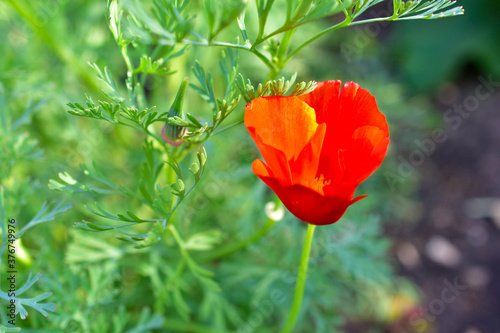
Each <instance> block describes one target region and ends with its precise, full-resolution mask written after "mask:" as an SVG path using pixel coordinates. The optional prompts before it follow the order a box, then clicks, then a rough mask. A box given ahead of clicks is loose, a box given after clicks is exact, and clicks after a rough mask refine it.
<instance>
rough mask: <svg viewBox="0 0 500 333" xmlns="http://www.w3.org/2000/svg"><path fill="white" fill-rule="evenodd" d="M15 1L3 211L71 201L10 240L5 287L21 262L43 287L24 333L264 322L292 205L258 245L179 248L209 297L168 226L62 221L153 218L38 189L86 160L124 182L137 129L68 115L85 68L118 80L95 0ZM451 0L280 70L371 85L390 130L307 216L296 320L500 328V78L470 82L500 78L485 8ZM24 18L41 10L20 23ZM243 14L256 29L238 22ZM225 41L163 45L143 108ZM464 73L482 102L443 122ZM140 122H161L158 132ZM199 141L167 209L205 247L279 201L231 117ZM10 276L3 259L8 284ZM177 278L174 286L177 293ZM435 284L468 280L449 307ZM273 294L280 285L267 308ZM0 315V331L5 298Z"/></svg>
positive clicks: (198, 110)
mask: <svg viewBox="0 0 500 333" xmlns="http://www.w3.org/2000/svg"><path fill="white" fill-rule="evenodd" d="M391 3H392V1H383V2H382V3H380V4H379V5H377V6H376V7H374V8H373V9H371V10H369V11H368V12H366V13H365V14H363V15H364V17H365V18H368V17H375V16H383V15H384V13H385V11H387V10H388V9H389V10H391V9H390V6H391ZM19 4H22V7H19V5H18V6H17V7H16V6H14V5H12V2H4V1H2V2H0V31H1V34H2V36H3V43H2V44H1V45H0V108H1V111H0V115H1V120H2V128H1V132H0V135H1V136H0V149H1V150H0V181H1V185H2V187H3V188H4V190H5V202H4V208H5V212H6V216H7V217H8V218H15V219H16V220H17V221H18V225H19V227H21V226H23V225H24V224H25V223H27V221H29V220H31V219H32V218H33V216H35V215H36V214H37V213H38V211H39V210H40V207H41V206H42V204H43V203H44V202H50V203H52V206H53V205H55V204H56V203H58V202H61V201H64V202H65V203H71V204H72V208H71V209H70V210H69V211H68V212H64V213H60V214H58V215H57V217H56V218H55V220H54V221H51V222H48V223H44V224H40V225H38V226H36V227H34V228H33V229H31V230H29V231H28V232H27V233H26V235H25V236H23V239H22V245H21V244H20V245H19V246H21V247H22V251H21V250H20V251H19V253H18V258H17V265H18V271H19V274H18V281H19V282H18V283H22V282H21V281H25V280H26V279H27V277H28V274H29V273H30V272H33V273H34V274H36V273H38V272H43V275H42V278H41V280H40V281H39V282H38V283H37V284H36V285H35V286H33V287H32V288H31V289H30V290H29V291H28V292H27V293H30V295H27V297H28V296H29V297H34V296H37V295H39V294H43V293H45V292H48V291H52V292H53V293H54V294H53V295H52V296H50V298H48V299H47V300H45V301H47V302H54V303H56V305H57V306H56V307H57V309H58V311H57V312H55V313H52V312H51V313H50V314H49V318H48V319H46V318H44V317H43V316H42V315H41V314H39V313H37V312H36V311H35V310H33V309H30V308H28V309H27V310H28V313H29V316H28V317H27V318H26V319H25V320H23V321H21V320H20V319H19V317H17V323H18V326H19V327H23V332H252V331H255V332H276V331H277V330H278V329H279V327H281V323H282V322H283V320H284V318H286V314H287V311H288V308H289V302H290V297H291V294H292V292H293V289H292V286H293V281H294V280H293V278H294V276H295V271H296V269H297V264H298V258H299V256H300V247H301V245H302V241H303V235H304V232H305V224H303V223H300V222H299V221H297V220H296V219H295V218H294V217H293V216H292V215H291V214H289V213H288V212H286V214H285V217H284V219H283V220H281V221H279V222H278V223H276V225H275V226H273V228H272V229H271V231H270V232H269V233H268V234H267V235H266V236H265V237H263V238H262V239H261V240H260V241H258V242H257V243H255V244H253V245H252V246H250V247H248V248H246V249H244V250H242V251H240V252H238V253H235V254H233V255H231V256H227V257H225V258H222V259H221V260H204V259H203V253H196V251H193V257H194V258H196V259H197V260H198V259H199V260H200V262H202V263H203V267H205V268H208V269H210V270H212V271H214V273H215V276H214V280H215V281H217V283H219V284H220V287H221V289H222V292H221V293H217V292H213V291H207V290H206V289H205V288H204V287H201V286H200V284H199V282H198V281H197V280H196V279H194V278H193V277H192V276H190V274H189V272H180V273H179V272H176V271H175V269H176V267H177V262H178V260H179V254H178V249H177V248H176V246H175V245H174V243H173V241H172V239H170V238H168V237H167V238H165V239H164V240H162V241H161V242H160V243H159V244H157V245H156V246H154V247H151V248H148V249H146V250H135V249H133V248H132V247H131V245H129V244H126V243H122V242H120V241H119V240H116V238H115V235H113V234H111V233H89V232H85V231H81V230H76V229H74V228H73V227H72V224H73V223H74V222H78V221H81V220H87V219H91V220H92V219H94V217H92V216H91V214H90V213H89V211H88V210H86V209H85V208H84V206H83V205H84V204H87V205H93V204H94V202H95V201H99V204H101V205H102V206H104V207H106V208H107V209H108V210H109V211H112V212H122V211H125V210H128V209H130V210H132V211H134V212H136V213H137V214H140V216H147V215H148V214H150V213H151V212H149V211H148V210H147V209H145V208H144V207H143V206H142V205H141V204H140V202H131V201H127V200H124V199H123V198H122V197H119V196H106V197H104V198H99V199H96V197H93V196H92V195H89V194H88V193H76V194H74V193H69V194H68V193H64V192H56V191H50V190H49V189H48V188H47V183H48V181H49V179H57V174H58V173H59V172H69V173H70V174H71V175H72V176H73V177H75V178H76V179H78V180H80V181H82V182H83V180H84V179H85V175H84V174H83V172H81V170H80V168H79V165H80V164H81V163H85V164H87V165H89V164H90V163H92V162H94V163H96V164H97V165H99V167H100V168H101V169H102V170H103V172H104V173H105V174H106V176H107V177H108V178H109V179H111V180H112V181H114V182H116V183H117V184H123V185H125V186H128V187H130V188H132V189H137V186H138V184H137V175H138V170H139V169H140V167H141V164H142V163H143V162H144V155H143V151H142V144H143V141H144V135H143V134H141V133H138V132H136V131H134V130H132V129H128V128H126V127H118V126H113V125H109V124H108V123H104V122H101V121H97V120H96V121H94V120H92V119H88V118H78V117H74V116H71V115H69V114H68V113H67V112H65V111H66V110H67V109H68V107H67V106H66V103H68V102H72V101H83V100H84V96H85V94H88V95H90V96H92V97H93V98H95V100H97V99H102V98H103V95H102V93H101V92H100V89H101V88H102V84H101V83H99V82H97V80H96V79H95V78H94V73H93V72H92V70H91V68H90V66H88V65H87V62H90V63H97V64H98V65H99V66H101V67H104V66H107V67H108V68H109V69H110V70H111V72H112V73H113V74H114V75H115V80H116V81H117V82H120V84H121V85H122V86H123V81H124V79H125V77H126V67H125V64H124V62H123V60H122V58H121V55H120V50H119V48H118V47H117V46H116V43H115V41H114V40H113V36H112V35H111V33H110V31H109V28H108V25H107V20H106V12H107V9H106V3H105V2H103V1H64V0H58V1H48V2H43V3H42V2H40V3H39V2H24V1H23V2H19ZM459 4H460V5H463V6H464V7H465V9H466V14H465V15H463V16H459V17H453V18H446V19H442V20H429V21H423V20H422V21H412V22H394V23H390V24H389V23H385V22H380V23H372V24H369V25H363V26H357V27H354V28H345V29H342V30H338V31H335V32H332V33H330V34H327V35H326V36H324V37H322V38H321V39H319V40H318V41H316V42H314V43H313V44H311V45H310V46H309V47H307V48H305V49H304V50H302V51H301V52H300V53H299V54H298V55H297V56H296V57H294V58H293V59H292V60H291V61H290V62H289V63H288V65H287V66H286V67H285V69H284V73H283V74H284V75H285V76H290V75H291V74H293V73H295V72H297V73H298V80H299V81H308V80H316V81H324V80H330V79H340V80H342V81H355V82H358V83H359V84H360V85H361V86H362V87H363V88H366V89H367V90H369V91H370V92H371V93H372V94H373V95H374V96H375V97H376V99H377V103H378V105H379V108H380V110H381V111H382V112H383V113H384V114H386V116H387V119H388V122H389V128H390V131H391V145H390V151H389V154H388V156H387V158H386V160H385V161H384V163H383V165H382V167H381V168H380V169H379V170H378V171H377V172H376V173H375V174H374V176H373V177H371V178H370V179H369V180H368V181H366V182H365V183H363V184H362V185H361V186H360V188H359V189H358V192H357V193H359V194H365V193H366V194H369V195H370V196H369V197H368V198H367V199H365V200H363V201H361V202H360V203H359V204H357V205H356V206H353V207H351V208H350V209H349V210H348V212H347V214H346V215H345V217H344V218H343V219H342V220H341V221H340V222H339V223H337V224H335V225H331V226H327V227H322V228H319V229H318V230H317V239H316V241H315V247H313V253H316V254H315V255H314V257H313V258H316V259H317V262H318V263H317V264H316V265H315V266H313V267H312V268H311V271H310V276H309V281H308V286H307V289H306V298H305V303H304V307H303V312H302V316H301V325H300V327H298V328H297V330H296V331H297V332H391V333H392V332H394V333H403V332H443V333H454V332H457V333H458V332H463V333H465V332H467V333H476V332H482V333H495V332H498V330H499V327H500V321H499V318H498V316H495V313H497V309H498V307H499V306H500V299H499V297H498V295H500V286H499V284H498V283H499V282H498V281H500V278H499V274H500V271H499V269H498V267H500V265H498V264H499V261H500V256H499V253H500V252H499V251H498V250H499V249H498V244H500V242H498V241H499V240H500V234H499V229H498V228H499V225H500V222H498V221H499V220H500V215H499V214H498V209H497V211H496V215H495V213H494V209H493V208H491V209H489V207H490V206H491V207H498V204H497V206H494V204H495V202H496V201H494V200H495V198H496V197H497V196H499V195H500V193H499V192H500V184H499V181H498V174H499V173H498V172H500V162H499V161H500V152H499V150H498V147H499V146H498V144H499V140H500V137H499V136H498V133H499V132H500V131H499V130H498V129H499V128H500V127H499V126H500V117H499V115H498V105H500V104H499V103H500V94H499V93H498V88H499V85H498V84H495V83H491V84H490V87H491V91H489V90H484V89H489V88H488V87H485V85H484V80H486V81H488V80H489V81H491V82H498V81H500V64H499V62H498V59H497V58H498V54H500V43H499V38H498V35H499V33H500V21H499V20H498V18H497V16H498V15H497V13H498V12H499V11H500V4H499V3H498V2H497V1H493V0H478V1H473V0H462V1H459ZM194 5H195V6H198V7H200V6H201V4H200V3H198V2H194ZM249 5H253V4H249ZM277 6H282V4H280V3H279V2H278V5H277ZM20 8H21V9H20ZM23 8H24V9H27V10H29V13H27V12H26V11H23ZM279 14H280V11H279V10H277V11H276V12H273V15H279ZM30 19H31V20H32V21H33V20H34V21H33V22H37V23H36V24H37V25H36V27H35V29H34V27H33V26H30V24H29V20H30ZM247 19H248V20H249V21H250V22H252V20H255V17H249V18H248V17H247ZM336 20H337V18H332V19H327V20H321V21H318V22H315V23H314V24H309V25H306V26H304V27H303V28H302V29H300V30H298V31H297V33H296V35H295V36H294V38H295V39H296V40H297V41H300V40H302V39H304V38H306V37H307V36H311V35H312V34H313V33H314V32H317V31H319V30H320V29H323V28H326V27H328V26H330V25H331V24H332V22H334V21H336ZM269 21H270V22H271V24H272V22H274V21H275V18H274V17H270V19H269ZM247 27H248V28H249V31H250V32H252V31H253V30H252V29H253V28H251V25H250V24H249V23H248V21H247ZM237 32H238V31H237V29H236V28H235V27H234V26H231V27H230V29H228V30H226V31H225V32H224V33H223V34H222V37H221V39H224V37H225V40H232V39H234V37H235V36H236V35H237ZM292 45H293V43H292ZM221 50H222V49H221V48H216V47H210V48H203V47H191V48H190V49H189V50H188V51H187V52H186V54H185V55H184V56H182V57H179V58H175V59H174V60H173V61H172V62H171V63H170V65H169V67H170V68H172V69H175V70H176V71H177V72H176V73H175V74H173V75H171V76H168V77H166V78H161V79H158V80H151V81H148V82H147V85H148V96H147V98H148V102H149V104H150V105H157V106H158V108H159V109H161V110H167V109H168V108H169V106H170V105H171V103H172V101H173V99H174V96H175V93H176V91H177V88H178V86H179V83H180V81H181V80H182V78H184V77H186V76H187V77H190V79H192V78H193V74H192V66H193V65H194V61H195V60H199V61H200V63H201V65H202V66H204V68H205V69H206V70H207V71H210V72H212V73H213V75H214V82H215V87H216V89H221V86H222V84H221V83H220V82H221V81H222V76H221V75H220V74H219V73H220V71H219V68H218V66H219V65H218V63H217V61H218V60H219V58H220V54H221ZM239 55H240V69H239V70H240V72H242V73H243V74H244V75H245V76H246V77H248V78H250V79H251V80H252V82H254V83H255V82H264V81H265V80H266V78H267V75H268V73H267V71H266V69H265V67H264V66H263V65H262V64H261V63H260V62H259V60H258V59H257V58H256V57H255V56H254V55H252V54H247V53H245V52H243V51H240V52H239ZM479 77H482V78H483V80H481V79H478V78H479ZM478 86H480V87H483V88H481V89H483V90H484V91H489V96H488V97H487V98H484V99H478V98H476V99H477V100H478V103H477V106H475V105H473V106H474V107H472V106H471V108H472V109H473V110H472V111H468V112H466V113H467V116H462V115H460V118H461V121H460V125H459V126H453V125H456V124H457V122H456V121H455V122H453V121H451V120H450V119H449V117H450V116H451V115H456V114H458V113H453V112H455V111H453V110H455V108H456V105H459V106H460V105H462V106H467V105H468V104H467V103H475V102H474V101H475V100H472V99H471V98H470V96H473V97H474V96H477V89H478V88H477V87H478ZM483 90H482V91H483ZM187 94H188V97H187V98H186V105H185V107H186V109H187V110H189V112H191V113H192V114H194V115H196V116H197V117H200V119H202V120H208V119H210V115H209V114H208V113H207V112H206V107H204V106H203V103H204V102H203V100H202V99H201V98H200V97H199V96H198V95H197V94H196V92H195V91H194V90H192V89H189V90H188V92H187ZM471 101H472V102H471ZM243 110H244V103H243V102H240V105H239V107H238V108H237V109H236V110H235V111H234V113H233V114H232V115H231V116H230V119H229V120H228V124H229V123H232V122H236V121H238V120H240V119H241V118H242V115H243ZM449 110H452V111H450V112H451V113H447V112H448V111H449ZM154 126H156V127H155V131H156V132H157V133H159V130H160V128H161V126H160V125H154ZM436 129H443V130H444V131H445V132H444V133H445V134H446V139H444V140H442V142H434V144H435V145H434V148H433V149H432V151H430V152H429V153H426V151H425V150H423V149H422V148H421V146H420V145H419V143H418V142H420V143H421V142H424V141H425V140H428V139H430V138H433V135H434V134H433V133H434V132H433V131H435V130H436ZM205 147H206V149H207V153H208V161H209V162H208V166H207V171H206V173H205V175H204V178H203V180H202V182H201V183H200V184H199V187H198V188H197V191H196V192H194V193H193V195H192V196H190V197H189V198H188V199H186V202H185V203H183V206H182V207H180V208H179V211H178V212H177V213H176V215H175V218H176V219H178V222H179V223H178V229H179V231H180V232H181V233H182V234H183V235H185V236H186V237H187V238H189V236H192V235H197V234H199V233H204V232H214V231H215V232H216V233H217V235H218V236H217V243H216V244H215V247H216V249H217V248H218V247H219V246H223V245H225V244H231V243H233V242H236V241H238V240H243V239H245V238H246V237H248V236H249V235H252V234H254V233H255V232H256V231H257V230H258V229H259V228H260V227H261V226H262V225H264V224H265V221H266V215H265V211H264V207H265V205H266V203H267V202H270V201H274V199H275V198H274V194H273V193H272V192H270V190H269V189H268V188H267V187H266V186H265V185H264V184H263V183H262V182H260V181H259V180H258V179H257V178H256V177H255V176H254V175H253V173H252V172H251V167H250V166H251V162H252V161H253V160H254V159H256V158H259V153H258V150H257V149H256V147H255V146H254V144H253V142H252V141H251V139H250V137H249V135H248V133H247V131H246V129H245V128H244V126H243V125H239V126H236V127H234V128H232V129H230V130H228V131H225V132H224V133H221V134H220V135H218V136H214V137H213V138H211V139H210V140H209V141H208V142H207V143H206V144H205ZM420 150H422V151H423V152H424V155H425V156H424V155H422V156H424V158H423V160H422V163H420V162H418V163H417V164H418V165H417V164H415V163H412V162H411V161H410V160H411V159H412V156H413V158H415V156H417V155H416V154H418V153H415V152H417V151H420ZM412 154H413V155H412ZM419 156H420V155H419ZM188 162H191V160H188V161H186V163H185V165H183V166H184V167H186V166H188V165H189V163H188ZM408 162H410V163H408ZM485 197H487V198H490V199H491V200H493V201H491V200H490V201H488V202H487V204H484V205H486V206H487V207H486V208H484V209H483V211H485V212H484V214H472V213H471V210H467V209H464V207H469V206H470V205H471V200H473V199H477V198H485ZM474 202H475V201H472V203H474ZM483 203H484V202H483ZM484 205H483V206H484ZM488 205H490V206H488ZM476 206H477V205H476ZM476 206H474V207H476ZM483 206H481V207H483ZM476 208H477V207H476ZM472 210H473V211H474V212H477V209H476V210H474V209H472ZM137 231H141V230H140V228H138V230H137ZM4 256H5V255H4ZM2 259H3V260H2V265H3V266H5V258H2ZM5 271H6V267H1V273H2V279H1V281H0V286H1V289H2V290H3V291H4V290H5V289H6V282H5V281H4V278H3V276H4V272H5ZM176 274H181V275H182V276H181V278H180V279H179V280H180V281H182V283H180V284H179V285H175V286H173V287H172V285H171V284H169V281H170V280H172V279H173V277H175V276H176ZM457 279H458V280H457ZM450 281H451V283H453V281H459V283H460V284H461V285H465V286H466V288H465V289H464V290H463V291H462V290H461V291H460V292H458V294H457V295H455V296H456V297H455V298H454V300H453V301H450V302H444V301H442V300H441V298H442V294H443V290H445V289H446V288H449V286H448V284H447V282H450ZM276 291H279V292H281V293H283V295H285V296H284V297H285V298H284V300H283V301H280V302H274V303H273V305H272V307H269V306H268V305H269V299H271V298H272V297H274V296H272V295H275V294H276V293H275V292H276ZM45 301H44V302H45ZM4 303H5V304H7V302H4V301H2V303H1V304H2V307H3V304H4ZM441 305H443V306H441ZM266 306H267V307H266ZM185 307H188V309H190V310H186V308H185ZM0 318H1V320H2V324H4V325H6V322H7V318H6V317H5V311H2V312H0Z"/></svg>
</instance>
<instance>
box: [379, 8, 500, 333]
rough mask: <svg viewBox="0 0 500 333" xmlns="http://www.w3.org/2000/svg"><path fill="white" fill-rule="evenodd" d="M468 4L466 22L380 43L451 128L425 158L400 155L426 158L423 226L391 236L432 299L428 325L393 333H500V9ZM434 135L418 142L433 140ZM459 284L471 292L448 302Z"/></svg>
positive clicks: (408, 30) (395, 34) (394, 227)
mask: <svg viewBox="0 0 500 333" xmlns="http://www.w3.org/2000/svg"><path fill="white" fill-rule="evenodd" d="M461 4H463V5H464V7H465V8H466V14H465V15H464V16H462V17H459V18H455V19H452V20H448V21H439V22H437V21H436V22H426V23H428V24H422V25H418V26H417V24H414V23H408V24H402V25H401V26H398V27H397V29H394V30H392V29H391V28H392V27H395V25H393V26H392V27H389V28H388V29H387V33H386V34H384V35H383V36H382V37H381V43H382V44H383V45H384V44H385V45H398V46H399V47H398V49H399V51H398V53H399V54H398V55H397V56H396V57H395V58H394V60H395V63H397V65H396V67H393V68H395V70H397V71H398V72H399V71H400V72H399V74H398V75H399V76H400V77H401V78H402V79H403V80H405V81H406V82H408V83H409V84H410V86H413V88H414V89H415V91H418V92H426V93H427V94H429V95H430V96H433V101H434V105H435V107H436V113H437V114H438V115H439V117H442V119H443V121H444V123H443V124H442V125H441V126H437V127H436V128H444V129H445V136H443V140H441V141H442V142H436V141H434V144H435V146H434V147H432V144H430V143H429V144H428V146H427V151H425V149H426V147H424V148H422V146H423V145H422V144H421V145H420V146H419V145H418V144H417V143H414V145H413V149H409V150H406V151H404V152H401V154H400V156H402V157H403V158H405V159H406V161H409V158H410V157H411V154H412V153H413V154H414V156H413V157H414V161H417V160H418V158H417V155H418V153H416V151H423V152H424V153H426V154H425V160H424V161H423V163H422V164H421V165H419V166H417V165H415V171H416V173H417V174H418V175H419V177H420V189H419V202H420V204H419V206H418V207H417V209H416V210H415V212H414V214H415V220H416V221H417V223H415V224H404V225H401V224H397V223H394V224H389V225H386V229H385V230H386V234H387V235H389V236H390V237H391V238H392V239H394V240H395V244H394V253H395V255H396V256H397V257H398V259H399V261H400V263H399V268H398V270H399V273H400V274H402V275H404V276H407V277H408V278H410V280H412V281H414V282H415V283H416V284H417V285H418V286H419V287H420V288H421V290H422V291H423V292H424V293H425V297H424V298H423V301H422V304H421V306H422V307H423V309H424V310H423V311H427V313H428V315H429V317H425V316H423V317H424V318H426V319H425V320H422V316H420V317H418V316H417V317H414V318H413V321H412V319H411V318H409V319H408V323H407V324H406V325H402V326H400V328H399V329H400V331H397V330H396V331H395V332H405V331H409V332H410V331H411V329H413V330H416V331H417V332H427V331H436V332H439V333H498V332H500V316H499V309H500V75H499V73H500V71H499V68H500V62H499V61H498V54H500V43H499V38H498V36H499V34H500V21H499V20H498V16H497V13H498V12H499V11H500V3H499V2H498V1H485V0H482V1H462V2H461ZM402 36H405V40H404V42H403V41H402V39H403V38H402ZM387 59H388V60H391V58H390V57H388V58H387ZM485 81H486V82H488V81H489V82H490V83H489V84H485ZM428 133H429V135H428V136H427V137H423V138H420V142H424V141H425V140H426V139H427V140H428V139H431V140H432V134H431V133H432V129H431V131H429V132H428ZM427 142H428V141H427ZM418 164H420V162H418ZM455 279H457V281H458V283H459V284H460V285H463V286H466V289H465V290H463V291H462V292H460V293H458V295H457V296H456V298H453V300H452V301H451V298H450V302H449V303H446V302H443V293H444V295H445V296H444V297H445V298H446V296H449V295H446V293H447V292H446V291H444V290H445V289H447V284H446V281H450V282H452V283H453V281H454V280H455ZM440 300H441V302H440ZM443 304H444V306H443ZM416 318H419V319H416ZM408 324H409V325H408ZM401 329H402V330H401Z"/></svg>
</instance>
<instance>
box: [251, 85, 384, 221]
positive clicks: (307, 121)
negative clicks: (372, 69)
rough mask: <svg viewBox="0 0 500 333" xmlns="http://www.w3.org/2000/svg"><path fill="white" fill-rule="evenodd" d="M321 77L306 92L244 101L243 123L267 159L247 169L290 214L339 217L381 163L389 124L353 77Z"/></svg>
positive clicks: (309, 218) (319, 218) (306, 218)
mask: <svg viewBox="0 0 500 333" xmlns="http://www.w3.org/2000/svg"><path fill="white" fill-rule="evenodd" d="M341 84H342V83H341V82H340V81H327V82H320V83H318V85H317V88H316V89H315V90H314V91H313V92H311V93H309V94H306V95H303V96H300V97H294V96H286V97H284V96H270V97H259V98H256V99H254V100H253V101H252V102H251V103H249V104H248V105H247V106H246V112H245V126H246V127H247V129H248V131H249V132H250V135H251V136H252V138H253V140H254V141H255V143H256V144H257V147H258V148H259V150H260V152H261V154H262V156H263V157H264V160H265V161H266V163H267V164H265V163H264V162H263V161H261V160H255V161H254V162H253V164H252V169H253V172H254V173H255V174H256V175H257V176H258V177H259V178H260V179H262V180H263V181H264V182H265V183H266V184H267V185H268V186H269V187H270V188H271V189H272V190H273V191H274V192H275V193H276V194H277V195H278V197H279V198H280V199H281V201H282V202H283V204H284V205H285V206H286V207H287V208H288V210H290V212H291V213H292V214H294V215H295V216H296V217H298V218H299V219H301V220H302V221H305V222H307V223H310V224H316V225H325V224H331V223H335V222H337V221H338V220H339V219H340V218H341V217H342V215H344V213H345V211H346V209H347V207H349V206H350V205H352V204H353V203H355V202H356V201H358V200H360V199H363V198H364V197H366V196H360V197H357V198H355V199H353V195H354V191H355V190H356V187H357V186H358V185H359V184H360V183H361V182H363V181H364V180H365V179H366V178H368V177H369V176H370V175H371V174H372V173H373V172H374V171H375V170H376V169H377V168H378V167H379V166H380V164H381V163H382V160H383V159H384V156H385V154H386V152H387V145H388V144H389V129H388V127H387V122H386V120H385V116H384V115H383V114H382V113H380V111H379V110H378V108H377V104H376V102H375V98H374V97H373V96H372V95H371V94H370V93H369V92H368V91H366V90H365V89H362V88H361V87H360V86H359V85H358V84H356V83H354V82H347V83H345V84H344V86H343V87H342V89H341Z"/></svg>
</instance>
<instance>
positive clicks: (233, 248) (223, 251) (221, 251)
mask: <svg viewBox="0 0 500 333" xmlns="http://www.w3.org/2000/svg"><path fill="white" fill-rule="evenodd" d="M275 223H276V222H275V221H274V220H272V219H270V218H268V219H267V221H266V224H265V225H264V226H262V228H260V229H259V231H258V232H257V233H256V234H255V235H253V236H252V237H250V238H247V239H245V240H243V241H241V242H238V243H236V244H231V245H230V246H228V247H224V248H220V249H219V250H217V251H215V252H213V253H210V254H209V255H208V256H206V257H204V258H203V259H204V260H214V259H218V258H221V257H225V256H228V255H230V254H233V253H234V252H237V251H239V250H242V249H244V248H246V247H247V246H249V245H251V244H253V243H255V242H256V241H258V240H259V239H261V238H262V237H263V236H265V235H266V234H267V232H268V231H269V229H271V227H272V226H273V225H274V224H275Z"/></svg>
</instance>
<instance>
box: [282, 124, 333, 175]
mask: <svg viewBox="0 0 500 333" xmlns="http://www.w3.org/2000/svg"><path fill="white" fill-rule="evenodd" d="M325 133H326V124H321V125H319V126H318V128H317V130H316V133H314V135H313V137H312V138H311V140H310V141H309V143H308V144H307V145H306V146H305V147H304V149H303V150H302V151H301V152H300V154H299V155H298V156H297V158H296V159H294V160H292V161H290V171H291V174H292V179H293V183H294V184H304V180H305V181H306V182H310V181H311V180H314V179H315V178H316V173H317V172H318V165H319V156H320V153H321V148H322V147H323V139H324V137H325Z"/></svg>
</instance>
